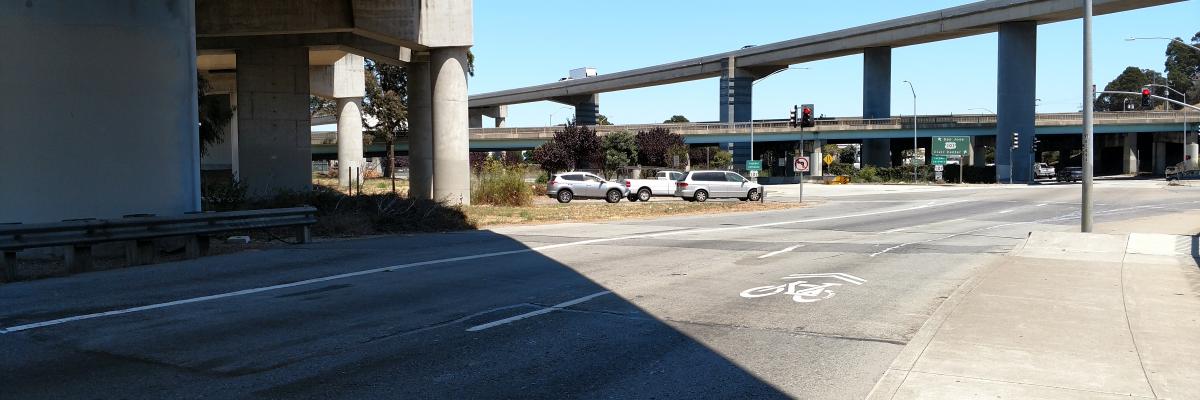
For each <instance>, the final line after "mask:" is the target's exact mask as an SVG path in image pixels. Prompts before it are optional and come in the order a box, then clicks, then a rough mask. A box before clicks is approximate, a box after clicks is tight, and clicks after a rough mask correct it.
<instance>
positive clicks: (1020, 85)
mask: <svg viewBox="0 0 1200 400" xmlns="http://www.w3.org/2000/svg"><path fill="white" fill-rule="evenodd" d="M998 47H999V57H998V58H997V59H998V60H999V66H998V69H997V75H998V79H997V85H996V146H997V147H996V181H997V182H1001V183H1007V182H1008V181H1009V179H1010V177H1011V179H1012V182H1022V183H1024V182H1026V181H1028V180H1029V177H1030V175H1029V172H1030V168H1031V167H1032V164H1031V163H1030V156H1031V155H1032V154H1033V152H1032V149H1033V147H1032V144H1033V139H1034V118H1036V113H1035V110H1034V105H1035V104H1034V101H1035V98H1036V94H1035V89H1036V86H1037V23H1036V22H1034V21H1019V22H1008V23H1003V24H1000V34H999V46H998ZM1013 133H1017V134H1018V136H1019V140H1018V143H1017V144H1018V146H1017V148H1016V149H1013V148H1012V139H1013V137H1012V135H1013Z"/></svg>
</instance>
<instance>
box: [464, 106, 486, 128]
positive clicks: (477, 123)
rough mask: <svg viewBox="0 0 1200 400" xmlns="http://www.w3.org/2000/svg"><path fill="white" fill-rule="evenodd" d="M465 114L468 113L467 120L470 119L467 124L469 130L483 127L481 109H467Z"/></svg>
mask: <svg viewBox="0 0 1200 400" xmlns="http://www.w3.org/2000/svg"><path fill="white" fill-rule="evenodd" d="M467 113H468V118H470V122H469V124H468V126H469V127H470V128H482V127H483V109H480V108H472V109H469V110H468V111H467Z"/></svg>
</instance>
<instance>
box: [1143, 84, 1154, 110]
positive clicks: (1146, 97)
mask: <svg viewBox="0 0 1200 400" xmlns="http://www.w3.org/2000/svg"><path fill="white" fill-rule="evenodd" d="M1152 107H1153V105H1152V104H1150V88H1142V109H1143V110H1149V109H1151V108H1152Z"/></svg>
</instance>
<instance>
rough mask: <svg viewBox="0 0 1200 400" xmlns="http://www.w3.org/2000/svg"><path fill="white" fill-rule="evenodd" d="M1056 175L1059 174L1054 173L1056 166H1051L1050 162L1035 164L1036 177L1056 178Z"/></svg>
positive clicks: (1034, 173) (1034, 174)
mask: <svg viewBox="0 0 1200 400" xmlns="http://www.w3.org/2000/svg"><path fill="white" fill-rule="evenodd" d="M1056 176H1058V174H1056V173H1054V167H1051V166H1050V164H1046V163H1036V164H1033V177H1034V179H1042V178H1045V179H1050V178H1054V177H1056Z"/></svg>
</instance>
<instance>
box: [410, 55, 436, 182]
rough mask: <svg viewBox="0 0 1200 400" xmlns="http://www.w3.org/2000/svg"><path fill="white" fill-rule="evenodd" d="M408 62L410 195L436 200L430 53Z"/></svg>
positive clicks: (416, 56)
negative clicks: (434, 192) (434, 193)
mask: <svg viewBox="0 0 1200 400" xmlns="http://www.w3.org/2000/svg"><path fill="white" fill-rule="evenodd" d="M418 57H420V61H419V62H412V63H410V64H408V195H409V197H412V198H414V199H426V200H428V199H433V104H432V101H433V97H432V96H433V88H432V87H431V86H430V81H429V54H428V53H421V54H414V61H417V58H418Z"/></svg>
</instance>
